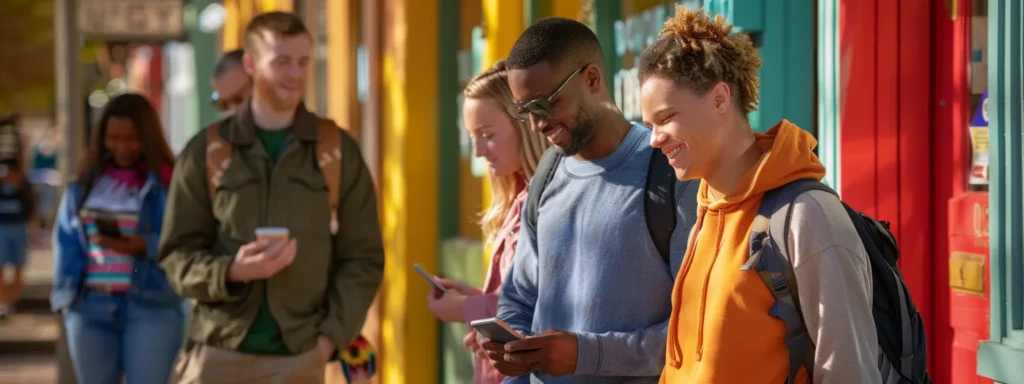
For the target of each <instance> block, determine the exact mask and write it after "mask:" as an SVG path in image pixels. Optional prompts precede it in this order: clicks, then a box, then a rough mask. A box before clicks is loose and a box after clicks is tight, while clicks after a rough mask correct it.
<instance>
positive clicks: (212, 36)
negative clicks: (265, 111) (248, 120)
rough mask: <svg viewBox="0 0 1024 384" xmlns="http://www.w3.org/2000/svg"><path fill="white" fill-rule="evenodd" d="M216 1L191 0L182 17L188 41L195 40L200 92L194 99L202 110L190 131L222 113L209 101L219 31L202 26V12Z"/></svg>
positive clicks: (193, 43)
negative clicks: (203, 28)
mask: <svg viewBox="0 0 1024 384" xmlns="http://www.w3.org/2000/svg"><path fill="white" fill-rule="evenodd" d="M217 2H218V1H216V0H195V1H191V2H189V3H188V4H186V5H185V9H184V14H183V17H182V18H183V21H184V25H185V31H186V33H187V39H188V42H189V43H190V44H192V49H193V58H194V60H193V61H194V62H195V72H194V73H195V79H193V86H194V87H195V90H196V92H195V94H196V95H197V97H196V100H194V102H195V103H197V105H196V109H194V110H196V111H199V113H198V114H197V115H196V121H194V124H192V126H193V127H194V128H193V130H192V132H190V134H192V133H196V132H199V130H200V129H202V128H203V127H205V126H206V125H208V124H211V123H213V122H215V121H216V120H217V119H218V117H219V112H217V109H216V108H214V106H213V105H212V104H210V103H209V101H208V100H210V95H212V94H213V86H212V85H210V78H212V77H213V64H214V62H215V61H216V60H217V51H218V44H217V37H218V35H217V34H216V33H206V32H203V31H202V30H201V29H200V28H199V13H200V12H202V11H203V9H206V7H207V6H209V5H210V4H213V3H217Z"/></svg>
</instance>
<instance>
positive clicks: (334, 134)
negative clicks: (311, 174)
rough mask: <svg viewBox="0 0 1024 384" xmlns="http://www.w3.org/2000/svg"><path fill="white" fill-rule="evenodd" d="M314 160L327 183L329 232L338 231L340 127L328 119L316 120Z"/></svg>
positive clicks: (340, 155)
mask: <svg viewBox="0 0 1024 384" xmlns="http://www.w3.org/2000/svg"><path fill="white" fill-rule="evenodd" d="M316 127H317V138H316V160H317V165H319V166H320V172H321V173H323V176H324V183H326V184H327V202H328V205H329V206H330V207H331V234H337V233H338V206H339V205H340V202H341V159H342V153H341V128H339V127H338V126H337V125H336V124H334V121H332V120H330V119H318V120H317V125H316Z"/></svg>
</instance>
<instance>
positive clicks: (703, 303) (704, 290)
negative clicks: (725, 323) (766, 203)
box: [697, 212, 725, 361]
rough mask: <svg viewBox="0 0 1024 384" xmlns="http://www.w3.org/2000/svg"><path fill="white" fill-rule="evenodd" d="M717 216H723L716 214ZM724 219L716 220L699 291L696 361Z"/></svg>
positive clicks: (699, 353)
mask: <svg viewBox="0 0 1024 384" xmlns="http://www.w3.org/2000/svg"><path fill="white" fill-rule="evenodd" d="M718 214H724V213H722V212H718ZM723 233H725V218H724V217H719V218H718V230H717V231H715V237H714V239H715V253H714V255H712V257H711V266H710V267H709V268H708V272H707V274H705V276H704V285H703V286H702V287H701V290H700V311H699V312H697V361H700V359H701V357H702V356H703V355H704V309H705V307H707V303H708V284H710V283H711V271H712V270H714V269H715V262H716V261H718V254H719V253H720V252H721V251H722V240H723V239H724V238H725V237H724V236H722V234H723Z"/></svg>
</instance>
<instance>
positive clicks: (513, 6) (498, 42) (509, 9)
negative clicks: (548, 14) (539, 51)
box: [482, 0, 525, 268]
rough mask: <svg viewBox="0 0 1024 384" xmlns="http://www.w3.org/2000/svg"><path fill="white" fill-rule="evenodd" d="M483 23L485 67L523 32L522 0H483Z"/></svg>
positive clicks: (487, 197) (486, 181) (487, 192)
mask: <svg viewBox="0 0 1024 384" xmlns="http://www.w3.org/2000/svg"><path fill="white" fill-rule="evenodd" d="M483 6H484V24H485V25H486V26H487V30H486V31H485V36H487V48H486V49H485V50H484V55H483V67H484V68H487V67H490V66H491V65H493V64H494V62H495V61H498V60H499V59H504V58H505V57H506V56H508V52H509V51H511V50H512V45H513V44H515V43H516V39H518V38H519V34H520V33H522V32H523V29H524V28H523V24H524V22H523V9H525V8H524V7H523V0H483ZM482 190H483V191H482V192H483V206H485V207H486V206H488V205H490V204H491V181H490V176H489V175H486V174H485V175H484V177H483V188H482ZM490 251H491V248H490V245H487V246H486V247H485V248H484V254H483V258H484V264H483V265H484V266H485V268H486V266H487V265H488V264H489V263H490V253H491V252H490Z"/></svg>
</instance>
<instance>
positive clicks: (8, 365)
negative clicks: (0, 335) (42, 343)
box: [0, 349, 58, 384]
mask: <svg viewBox="0 0 1024 384" xmlns="http://www.w3.org/2000/svg"><path fill="white" fill-rule="evenodd" d="M0 350H2V349H0ZM57 370H58V367H57V362H56V358H55V357H54V355H53V354H47V353H22V354H19V355H10V356H6V355H5V356H3V358H2V359H0V383H4V384H53V383H57V377H58V373H57Z"/></svg>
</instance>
